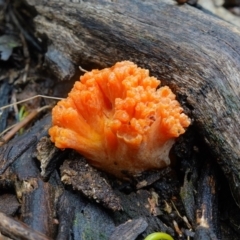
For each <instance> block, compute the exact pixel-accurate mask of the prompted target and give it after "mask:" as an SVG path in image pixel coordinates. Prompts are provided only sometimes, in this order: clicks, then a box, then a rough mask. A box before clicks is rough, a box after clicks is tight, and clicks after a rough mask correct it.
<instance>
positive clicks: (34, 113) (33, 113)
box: [0, 106, 49, 147]
mask: <svg viewBox="0 0 240 240" xmlns="http://www.w3.org/2000/svg"><path fill="white" fill-rule="evenodd" d="M46 108H49V106H44V107H42V108H38V109H34V110H32V111H31V112H30V114H28V115H27V116H26V117H25V118H24V119H23V120H22V121H21V122H19V123H18V124H14V126H13V128H12V129H11V130H10V131H9V132H8V133H6V134H5V135H4V136H3V137H2V138H1V141H2V142H0V147H1V146H2V145H3V144H4V143H6V142H7V141H9V140H10V139H11V138H12V137H13V136H14V135H15V134H16V132H18V131H19V130H20V129H21V128H22V127H24V126H25V125H26V124H28V123H29V122H30V121H31V120H32V119H33V118H35V117H36V116H37V114H38V113H39V112H41V111H42V110H44V109H46Z"/></svg>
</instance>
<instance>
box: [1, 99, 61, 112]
mask: <svg viewBox="0 0 240 240" xmlns="http://www.w3.org/2000/svg"><path fill="white" fill-rule="evenodd" d="M38 97H42V98H47V99H53V100H62V99H63V98H59V97H51V96H46V95H35V96H33V97H30V98H27V99H24V100H21V101H18V102H16V103H11V104H8V105H5V106H3V107H0V110H4V109H5V108H9V107H11V106H14V104H20V103H24V102H27V101H30V100H32V99H35V98H38Z"/></svg>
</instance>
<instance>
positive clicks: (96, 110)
mask: <svg viewBox="0 0 240 240" xmlns="http://www.w3.org/2000/svg"><path fill="white" fill-rule="evenodd" d="M159 84H160V81H159V80H157V79H156V78H155V77H149V71H148V70H146V69H142V68H139V67H137V66H136V65H135V64H134V63H132V62H129V61H123V62H118V63H116V64H115V65H114V66H113V67H111V68H105V69H103V70H93V71H91V72H87V73H86V74H84V75H83V76H82V77H81V78H80V81H77V82H76V83H75V85H74V87H73V89H72V90H71V92H70V93H69V95H68V97H67V98H66V99H64V100H62V101H60V102H58V104H57V105H56V106H55V107H54V108H53V111H52V117H53V120H52V121H53V126H52V127H51V128H50V130H49V134H50V136H51V140H52V141H53V142H55V145H56V146H57V147H58V148H72V149H75V150H76V151H78V152H79V153H81V154H82V155H83V156H85V157H86V158H87V159H88V160H89V162H90V163H91V164H92V165H93V166H95V167H97V168H100V169H102V170H104V171H107V172H109V173H112V174H114V175H116V176H123V173H129V174H137V173H140V172H142V171H144V170H149V169H156V168H162V167H165V166H167V165H169V164H170V160H169V156H168V155H169V151H170V149H171V147H172V145H173V143H174V141H175V138H177V137H178V136H179V135H180V134H182V133H184V132H185V128H186V127H188V126H189V124H190V119H189V118H188V117H187V116H186V115H185V114H184V113H182V112H183V109H182V107H181V106H180V104H179V103H178V101H177V100H176V99H175V98H176V96H175V95H174V94H173V92H172V91H171V90H170V88H169V87H166V86H165V87H161V88H159V89H157V87H158V85H159Z"/></svg>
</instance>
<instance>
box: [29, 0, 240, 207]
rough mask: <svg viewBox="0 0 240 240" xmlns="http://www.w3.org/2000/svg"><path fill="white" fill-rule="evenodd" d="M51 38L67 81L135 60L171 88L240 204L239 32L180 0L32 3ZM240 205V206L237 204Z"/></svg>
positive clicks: (52, 54) (56, 69) (58, 70)
mask: <svg viewBox="0 0 240 240" xmlns="http://www.w3.org/2000/svg"><path fill="white" fill-rule="evenodd" d="M28 2H29V3H30V4H32V5H34V6H35V7H36V9H37V10H38V12H39V14H40V15H39V16H38V17H37V18H36V26H37V30H38V31H39V32H43V33H46V34H47V35H48V37H49V40H50V41H49V48H48V53H47V54H46V63H47V66H48V67H49V68H50V69H51V71H52V72H53V73H55V75H56V76H57V77H58V78H59V79H60V80H61V79H66V78H70V77H72V76H73V75H74V74H75V69H76V67H77V66H78V65H81V66H94V67H100V68H102V67H107V66H111V65H113V64H114V63H115V62H117V61H121V60H131V61H133V62H135V63H137V64H138V65H139V66H141V67H145V68H148V69H150V72H151V74H152V75H154V76H156V77H158V78H159V79H161V80H162V83H164V84H167V85H170V86H171V87H172V88H173V90H174V91H175V93H177V94H178V96H180V98H179V99H180V101H182V102H183V103H184V102H185V106H187V107H188V108H189V109H190V110H191V112H192V119H193V123H194V124H197V126H198V127H199V134H200V135H201V136H202V137H204V139H205V141H206V143H207V144H208V145H209V146H210V148H211V149H212V152H213V153H214V156H215V157H216V159H217V161H218V162H219V164H220V165H221V167H222V169H223V171H224V172H225V174H226V176H227V178H228V181H229V184H230V186H231V188H232V192H233V195H234V197H235V200H236V201H237V202H238V204H239V203H240V140H239V139H240V131H239V129H240V122H239V117H240V113H239V112H240V80H239V79H240V29H239V28H237V27H234V26H232V25H230V24H228V23H226V22H224V21H222V20H220V19H218V18H215V17H214V16H210V15H206V14H204V13H203V12H201V11H199V10H197V9H194V8H192V7H190V6H187V5H182V6H178V5H177V4H176V3H175V2H174V1H169V0H162V1H157V2H156V1H153V0H151V1H137V0H133V1H126V0H118V1H107V0H106V1H104V0H101V1H93V0H91V1H87V2H85V1H78V2H77V3H72V2H69V1H67V2H66V1H65V2H60V1H54V0H49V1H45V0H37V1H36V0H28ZM239 206H240V204H239Z"/></svg>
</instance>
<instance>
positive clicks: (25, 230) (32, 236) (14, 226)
mask: <svg viewBox="0 0 240 240" xmlns="http://www.w3.org/2000/svg"><path fill="white" fill-rule="evenodd" d="M0 219H1V221H0V232H1V233H2V234H3V235H5V236H7V237H10V238H11V239H22V240H49V238H48V237H47V236H45V235H43V234H41V233H39V232H37V231H35V230H33V229H31V228H30V227H28V226H27V225H25V224H24V223H22V222H20V221H17V220H15V219H13V218H11V217H8V216H7V215H5V214H4V213H1V212H0Z"/></svg>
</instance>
